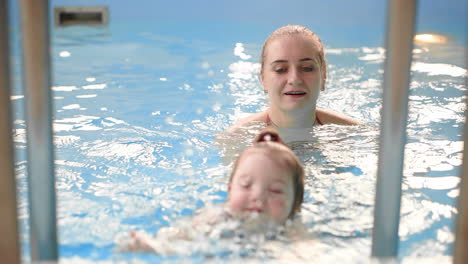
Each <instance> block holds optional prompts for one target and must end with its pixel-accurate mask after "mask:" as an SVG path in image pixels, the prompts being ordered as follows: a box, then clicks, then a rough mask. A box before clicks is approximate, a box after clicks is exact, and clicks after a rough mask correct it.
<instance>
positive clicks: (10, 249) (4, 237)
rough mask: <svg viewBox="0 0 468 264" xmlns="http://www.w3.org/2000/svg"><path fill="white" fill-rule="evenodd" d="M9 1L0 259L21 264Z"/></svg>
mask: <svg viewBox="0 0 468 264" xmlns="http://www.w3.org/2000/svg"><path fill="white" fill-rule="evenodd" d="M8 18H9V15H8V1H6V0H0V215H1V219H0V234H1V235H0V256H1V257H0V258H1V262H2V263H20V250H19V237H18V222H17V221H18V220H17V219H18V213H17V209H16V208H17V202H16V180H15V171H14V153H13V138H12V134H11V131H12V130H11V113H10V109H11V108H10V87H11V82H10V76H11V73H10V48H9V44H10V43H9V42H10V41H9V40H10V38H9V23H8V22H9V21H8Z"/></svg>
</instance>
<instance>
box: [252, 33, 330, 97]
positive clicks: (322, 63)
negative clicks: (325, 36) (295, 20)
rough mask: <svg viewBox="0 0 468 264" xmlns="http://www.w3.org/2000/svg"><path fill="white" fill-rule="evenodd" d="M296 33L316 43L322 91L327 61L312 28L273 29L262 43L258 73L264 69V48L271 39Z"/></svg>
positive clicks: (261, 72)
mask: <svg viewBox="0 0 468 264" xmlns="http://www.w3.org/2000/svg"><path fill="white" fill-rule="evenodd" d="M297 35H299V36H302V37H305V38H310V39H312V40H313V41H314V43H316V45H317V49H318V57H317V59H318V62H319V64H320V72H321V73H322V79H323V83H322V87H321V90H322V91H323V90H325V81H326V79H327V61H326V59H325V51H324V48H323V44H322V41H321V40H320V38H319V37H318V36H317V34H315V33H314V32H313V31H312V30H310V29H308V28H306V27H304V26H301V25H286V26H284V27H280V28H278V29H276V30H275V31H273V33H271V35H270V36H269V37H268V38H267V39H266V40H265V43H264V44H263V48H262V55H261V57H260V65H261V68H260V75H262V76H263V69H264V67H263V66H264V63H265V58H266V56H267V54H266V49H267V47H268V45H269V44H270V43H271V42H272V41H273V40H275V39H278V38H280V37H284V36H297Z"/></svg>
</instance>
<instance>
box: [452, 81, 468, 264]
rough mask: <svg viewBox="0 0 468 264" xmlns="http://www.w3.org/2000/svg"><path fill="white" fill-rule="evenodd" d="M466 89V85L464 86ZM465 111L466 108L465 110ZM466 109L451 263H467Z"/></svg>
mask: <svg viewBox="0 0 468 264" xmlns="http://www.w3.org/2000/svg"><path fill="white" fill-rule="evenodd" d="M465 84H468V78H467V77H465ZM465 87H468V85H465ZM465 106H467V107H468V91H466V90H465ZM465 109H466V108H465ZM467 114H468V109H466V110H465V131H464V132H463V137H464V141H465V146H464V149H463V169H462V172H461V175H460V177H461V183H460V196H459V198H458V216H457V222H456V229H455V231H456V232H455V245H454V251H453V263H455V264H465V263H468V152H467V149H468V140H467V137H468V136H467V135H468V122H467V121H468V120H467V119H466V116H467Z"/></svg>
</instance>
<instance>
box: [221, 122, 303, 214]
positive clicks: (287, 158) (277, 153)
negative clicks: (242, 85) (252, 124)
mask: <svg viewBox="0 0 468 264" xmlns="http://www.w3.org/2000/svg"><path fill="white" fill-rule="evenodd" d="M255 152H257V153H258V152H263V153H266V154H270V155H269V157H270V158H272V159H275V160H276V161H278V163H279V164H280V165H281V166H284V167H287V168H289V169H291V172H292V177H293V185H294V186H293V187H294V201H293V207H292V210H291V212H290V213H289V218H292V217H294V216H295V215H296V214H297V213H298V212H300V210H301V205H302V202H303V200H304V168H303V167H302V164H301V162H300V161H299V159H298V158H297V156H296V154H294V152H293V151H292V150H291V149H290V148H289V147H288V145H286V144H285V143H284V142H283V141H282V140H281V137H280V136H279V134H278V132H277V131H276V130H274V129H272V128H266V129H264V130H262V132H260V134H259V135H258V136H257V137H256V138H255V140H254V143H253V145H252V146H251V147H248V148H247V149H246V150H244V151H243V152H242V153H241V154H240V156H239V157H238V158H237V160H236V162H235V163H234V168H233V170H232V173H231V176H230V177H229V184H230V183H231V182H232V179H233V176H234V174H235V173H236V170H237V167H238V165H239V163H240V162H241V161H242V160H243V159H244V158H245V157H246V156H248V154H249V153H255Z"/></svg>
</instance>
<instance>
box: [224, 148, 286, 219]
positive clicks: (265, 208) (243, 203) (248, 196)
mask: <svg viewBox="0 0 468 264" xmlns="http://www.w3.org/2000/svg"><path fill="white" fill-rule="evenodd" d="M293 202H294V186H293V180H292V172H291V170H290V169H288V168H285V167H282V166H279V165H278V164H277V163H276V162H275V161H274V160H273V159H272V158H270V157H268V156H267V155H266V154H265V153H261V152H258V153H249V154H248V156H246V157H243V160H242V161H241V162H240V163H239V164H238V167H237V169H236V172H235V174H234V175H233V176H232V181H231V183H230V185H229V195H228V201H227V206H228V208H229V209H230V210H231V211H232V212H235V213H253V212H256V213H260V214H265V215H267V216H269V217H270V218H271V219H272V220H274V221H277V222H280V223H281V222H284V221H286V220H287V219H288V216H289V214H290V212H291V210H292V208H293Z"/></svg>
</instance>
